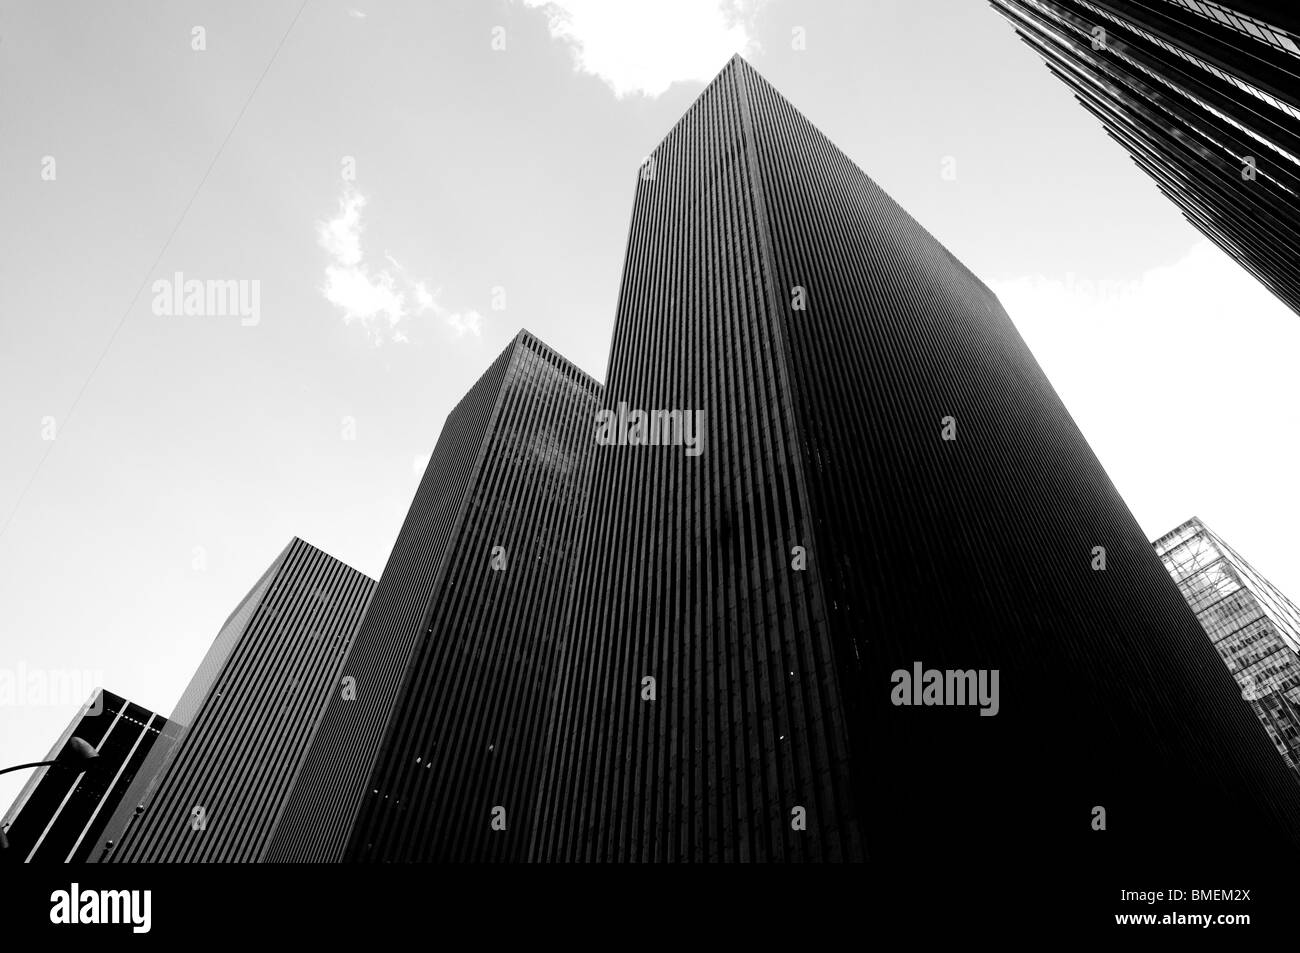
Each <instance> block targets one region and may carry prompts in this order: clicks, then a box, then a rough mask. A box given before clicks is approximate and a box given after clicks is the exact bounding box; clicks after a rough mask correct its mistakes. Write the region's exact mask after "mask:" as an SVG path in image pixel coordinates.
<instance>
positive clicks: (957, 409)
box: [531, 57, 1300, 866]
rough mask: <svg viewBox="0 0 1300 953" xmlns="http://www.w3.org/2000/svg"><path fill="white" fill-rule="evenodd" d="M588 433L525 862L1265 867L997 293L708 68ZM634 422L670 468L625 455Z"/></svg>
mask: <svg viewBox="0 0 1300 953" xmlns="http://www.w3.org/2000/svg"><path fill="white" fill-rule="evenodd" d="M601 407H602V409H603V410H605V411H608V412H609V414H610V415H613V416H614V417H615V418H616V419H617V421H619V425H618V427H617V428H616V430H617V432H618V433H621V434H623V435H624V437H625V438H626V439H620V440H618V441H615V442H609V443H607V444H602V445H599V446H597V447H596V448H595V453H594V457H593V468H592V481H591V487H592V496H591V502H590V508H589V515H588V517H587V520H586V527H585V531H584V536H583V542H582V545H581V547H580V549H579V558H578V576H577V582H576V589H575V598H574V599H573V600H572V602H571V603H570V606H569V609H568V614H567V618H566V621H565V623H564V625H563V626H562V627H561V629H560V632H561V635H562V638H561V640H560V641H559V643H557V647H558V649H559V650H560V652H561V653H562V655H561V660H560V664H559V677H558V678H557V679H556V680H555V682H554V687H553V699H552V705H553V715H552V718H551V723H550V726H549V729H548V739H547V745H546V753H547V773H546V778H545V783H544V788H543V790H544V796H543V799H542V816H541V819H540V821H539V824H538V825H537V828H536V832H535V836H534V839H533V840H534V849H533V852H532V855H531V856H533V857H535V858H537V859H542V860H588V861H687V860H689V861H713V860H770V861H780V860H858V859H868V860H873V861H877V862H881V863H884V864H892V865H909V866H910V865H916V864H922V865H924V864H926V863H951V864H962V863H968V864H974V865H978V864H979V863H980V862H981V859H985V860H987V859H988V858H998V861H997V862H999V863H1042V864H1046V863H1048V862H1049V861H1050V863H1051V864H1054V865H1055V864H1060V863H1072V864H1089V863H1103V862H1109V861H1113V860H1116V859H1133V858H1136V857H1145V856H1160V857H1161V858H1162V859H1166V860H1168V859H1172V858H1175V857H1179V858H1181V857H1188V856H1191V855H1194V856H1196V857H1197V858H1199V859H1204V858H1206V857H1209V856H1219V855H1235V853H1236V852H1237V851H1238V850H1239V845H1240V843H1241V841H1242V839H1243V838H1261V839H1263V840H1265V841H1268V842H1270V843H1276V844H1279V845H1288V848H1289V849H1295V848H1296V847H1300V791H1297V789H1296V786H1295V784H1294V783H1293V781H1292V780H1291V778H1290V777H1289V776H1288V774H1287V772H1286V770H1285V766H1284V765H1282V764H1281V763H1280V762H1279V761H1278V759H1277V757H1276V755H1275V753H1274V752H1273V751H1272V749H1271V746H1270V745H1269V744H1268V742H1267V739H1266V738H1265V737H1264V736H1263V735H1262V734H1261V733H1260V732H1259V730H1258V727H1257V726H1256V724H1255V721H1254V718H1253V717H1252V715H1251V713H1250V711H1249V710H1248V709H1247V708H1246V706H1244V705H1242V703H1241V698H1240V695H1239V693H1238V691H1237V689H1236V686H1235V685H1234V683H1233V681H1232V678H1231V677H1230V676H1229V675H1228V673H1227V672H1226V671H1225V670H1224V667H1223V665H1222V663H1221V662H1220V660H1219V658H1218V657H1217V654H1216V653H1215V652H1214V650H1213V648H1212V647H1211V646H1210V645H1209V643H1208V642H1207V640H1206V639H1205V636H1204V633H1203V632H1202V630H1201V628H1200V626H1199V625H1198V624H1197V620H1196V618H1195V616H1194V615H1193V614H1192V612H1191V611H1190V610H1189V609H1188V607H1187V605H1186V603H1185V602H1184V601H1183V600H1182V598H1181V597H1180V595H1179V593H1178V591H1177V588H1176V587H1175V586H1174V585H1173V584H1172V582H1171V580H1170V579H1169V576H1168V574H1167V573H1166V572H1165V571H1164V568H1163V567H1162V566H1161V563H1160V560H1159V559H1158V558H1157V557H1156V555H1155V553H1154V552H1153V551H1152V549H1151V546H1150V543H1149V542H1148V541H1147V539H1146V537H1145V536H1144V535H1143V533H1142V531H1141V529H1140V527H1139V526H1138V525H1137V523H1136V521H1135V520H1134V519H1133V517H1132V515H1131V514H1130V513H1129V511H1128V509H1127V507H1126V506H1125V505H1124V502H1123V500H1122V499H1121V498H1120V496H1119V494H1118V493H1117V492H1116V491H1115V488H1114V487H1113V486H1112V484H1111V482H1110V480H1109V479H1108V478H1107V475H1106V473H1105V471H1104V470H1103V469H1102V467H1101V465H1100V464H1099V462H1098V461H1097V459H1096V457H1095V456H1094V455H1093V453H1092V451H1091V449H1090V448H1089V447H1088V444H1087V442H1086V441H1085V440H1084V438H1083V436H1082V435H1081V434H1080V432H1079V430H1078V428H1077V427H1076V426H1075V425H1074V422H1073V421H1072V419H1071V417H1070V415H1069V413H1068V412H1067V410H1066V408H1065V407H1064V406H1063V405H1062V403H1061V401H1060V400H1059V398H1058V397H1057V395H1056V393H1055V392H1054V391H1053V389H1052V387H1051V384H1050V383H1049V382H1048V380H1047V379H1046V377H1045V376H1044V374H1043V372H1042V370H1041V368H1039V366H1038V364H1037V363H1036V362H1035V360H1034V358H1033V356H1032V355H1031V354H1030V352H1029V350H1028V348H1027V347H1026V346H1025V343H1024V341H1023V340H1022V339H1021V337H1020V335H1019V334H1018V333H1017V332H1016V329H1015V327H1014V326H1013V325H1012V323H1011V321H1010V319H1009V318H1008V317H1007V315H1006V313H1005V311H1004V310H1003V309H1002V307H1001V305H1000V304H999V303H998V301H997V299H996V297H995V296H994V295H993V294H992V293H991V292H990V291H989V289H988V288H987V287H986V286H985V285H984V284H983V283H982V282H981V281H980V280H979V279H978V278H977V277H975V275H973V274H972V273H971V272H970V271H969V270H968V269H967V268H966V267H964V266H963V265H962V264H961V263H960V262H959V261H957V260H956V259H955V258H954V257H953V256H952V255H951V254H950V253H949V252H948V251H947V250H946V249H945V248H944V247H943V246H942V245H940V244H939V242H938V241H936V240H935V238H934V237H933V236H931V235H930V234H929V233H928V232H926V231H925V229H923V228H922V227H921V226H920V225H918V224H917V223H916V221H914V220H913V219H912V218H911V217H910V216H909V215H907V213H906V212H904V211H903V210H902V209H901V208H900V207H899V206H898V205H897V204H896V203H895V202H894V201H893V200H891V199H890V198H889V196H887V195H886V194H885V193H884V192H882V191H881V189H880V188H879V187H878V186H877V185H876V184H875V183H874V182H873V181H872V180H871V179H870V178H868V177H867V175H866V174H864V173H863V172H862V171H861V170H860V169H859V168H858V167H857V166H856V165H855V164H854V163H853V162H852V161H851V160H850V159H849V158H848V157H847V156H845V155H844V154H843V153H842V152H840V151H839V150H838V149H837V148H836V147H835V146H834V145H833V144H832V143H831V142H830V141H829V140H827V139H826V138H825V136H823V135H822V134H821V133H820V132H819V131H818V130H817V129H816V128H815V127H814V126H813V125H812V124H811V123H810V122H809V121H808V120H807V119H806V118H805V117H804V116H803V115H801V114H800V113H799V112H798V111H797V110H796V109H795V108H794V107H793V106H792V105H791V104H790V103H789V102H788V101H786V100H785V99H783V98H782V97H781V96H780V95H779V94H778V93H777V92H776V91H775V90H774V89H773V88H772V87H771V86H770V85H769V84H768V83H767V82H766V81H765V80H764V79H763V78H762V77H760V76H759V75H758V74H757V73H756V72H755V71H754V70H753V69H752V68H751V67H749V66H748V64H746V63H745V61H744V60H743V59H741V58H739V57H736V58H735V59H733V60H732V61H731V62H730V63H729V64H728V65H727V67H726V68H725V69H724V70H723V72H722V73H721V74H720V75H719V76H718V77H717V78H716V79H715V80H714V81H713V82H712V83H711V84H710V85H709V86H708V87H707V88H706V89H705V90H704V92H703V93H702V94H701V95H700V97H699V98H698V100H697V101H696V102H695V103H694V104H693V105H692V106H691V107H690V109H689V110H688V111H687V113H686V114H685V116H684V117H683V118H682V119H681V120H680V121H679V122H678V123H677V125H676V126H674V127H673V129H672V130H671V131H670V132H669V133H668V135H667V137H666V138H665V139H664V140H663V141H662V142H661V143H660V144H659V145H658V147H656V148H655V149H654V150H653V152H652V153H651V154H650V156H649V158H648V159H647V161H646V162H645V163H644V165H643V166H642V168H641V169H640V170H639V173H638V176H637V182H636V191H635V198H634V201H633V210H632V222H631V229H630V235H629V239H628V247H627V255H626V259H625V263H624V270H623V278H622V284H621V288H620V293H619V301H618V309H617V315H616V323H615V329H614V335H613V343H612V352H611V355H610V361H609V369H608V374H607V378H606V382H605V390H604V394H603V400H602V404H601ZM665 409H667V410H678V411H680V412H682V414H683V419H688V418H689V417H690V416H693V415H698V416H696V419H698V420H699V421H700V424H701V426H700V433H699V434H698V437H699V439H698V441H697V442H696V447H695V449H696V450H697V451H699V452H688V449H687V447H686V446H685V445H683V444H682V443H681V442H678V443H673V442H672V441H667V442H665V441H659V442H658V443H657V444H655V443H650V442H648V441H644V440H634V439H631V434H632V433H633V432H634V431H635V430H636V429H637V427H638V424H637V423H636V422H635V421H636V420H638V419H639V418H637V417H636V412H637V411H642V412H645V413H647V414H649V413H650V412H652V411H654V410H665ZM624 421H626V428H625V427H624V425H623V422H624ZM1135 632H1141V633H1143V638H1142V639H1141V640H1135V639H1134V633H1135ZM927 672H938V673H939V685H940V688H941V691H936V692H933V693H931V692H928V691H922V687H921V684H919V683H920V682H922V681H924V682H925V683H926V684H927V685H930V686H931V687H933V685H934V680H933V679H932V678H931V677H930V676H928V675H926V674H925V673H927ZM913 673H915V675H916V676H917V684H916V685H915V686H914V687H913V686H911V685H908V686H906V687H907V690H906V691H902V692H901V694H900V686H902V685H904V683H905V682H906V681H908V680H910V679H911V678H912V677H913ZM949 673H956V675H957V677H956V678H954V677H953V675H951V674H949ZM967 673H968V674H969V676H970V678H969V679H967V677H966V676H967ZM994 677H996V678H997V681H996V682H994V681H993V679H994ZM979 678H984V679H985V681H984V682H981V683H980V684H982V685H985V686H986V687H988V688H990V689H992V690H991V691H989V692H988V696H987V697H988V704H980V705H976V704H974V701H975V699H974V697H973V696H974V695H975V694H976V688H975V686H976V680H977V679H979ZM944 686H947V687H946V688H944ZM995 696H996V697H995ZM982 697H983V696H982ZM1247 832H1249V833H1247Z"/></svg>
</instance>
